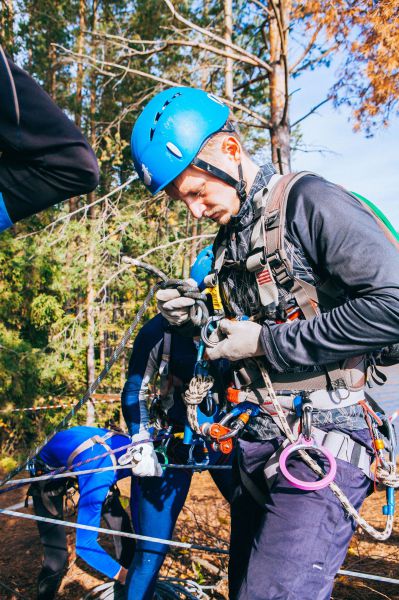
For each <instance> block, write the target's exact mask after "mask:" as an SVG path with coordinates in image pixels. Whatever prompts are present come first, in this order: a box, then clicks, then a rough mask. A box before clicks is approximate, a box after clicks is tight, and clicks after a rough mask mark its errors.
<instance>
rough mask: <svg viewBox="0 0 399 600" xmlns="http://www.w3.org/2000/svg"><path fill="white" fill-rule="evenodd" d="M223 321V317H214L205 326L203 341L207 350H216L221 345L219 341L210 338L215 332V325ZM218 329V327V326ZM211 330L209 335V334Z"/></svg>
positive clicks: (202, 332) (202, 334)
mask: <svg viewBox="0 0 399 600" xmlns="http://www.w3.org/2000/svg"><path fill="white" fill-rule="evenodd" d="M222 319H223V315H214V316H213V317H209V319H207V321H206V323H205V325H204V326H203V327H202V328H201V340H202V341H203V342H204V344H205V346H206V347H207V348H214V347H215V346H217V344H218V343H219V340H216V341H213V340H211V339H210V338H209V336H210V335H211V333H212V332H213V331H215V327H213V324H214V323H217V322H218V321H221V320H222ZM216 329H217V325H216ZM208 330H209V333H208Z"/></svg>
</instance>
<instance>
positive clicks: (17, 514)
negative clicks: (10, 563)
mask: <svg viewBox="0 0 399 600" xmlns="http://www.w3.org/2000/svg"><path fill="white" fill-rule="evenodd" d="M0 515H7V516H9V517H19V518H21V519H28V520H31V521H39V522H41V523H52V524H53V525H62V526H63V527H72V528H73V529H84V530H85V531H95V532H97V533H105V534H106V535H115V536H119V537H126V538H131V539H134V540H142V541H144V542H154V543H155V544H162V545H166V546H175V547H176V548H184V549H186V550H199V551H203V552H212V553H215V554H228V553H229V551H228V550H224V549H223V548H213V547H210V546H201V545H199V544H190V543H188V542H175V541H174V540H164V539H162V538H156V537H151V536H148V535H140V534H138V533H128V532H126V531H116V530H115V529H105V528H104V527H93V526H92V525H83V524H82V523H72V522H71V521H62V520H61V519H52V518H50V517H39V516H38V515H30V514H26V513H21V512H17V511H15V510H8V509H5V508H1V509H0Z"/></svg>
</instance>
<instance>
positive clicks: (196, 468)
mask: <svg viewBox="0 0 399 600" xmlns="http://www.w3.org/2000/svg"><path fill="white" fill-rule="evenodd" d="M161 467H162V468H163V469H183V470H187V469H192V470H194V471H213V470H216V471H218V470H219V471H223V470H228V469H232V466H231V465H174V464H168V465H161ZM130 468H131V465H130V464H127V465H116V466H115V467H101V468H98V469H86V470H82V471H63V472H62V473H56V474H55V475H51V474H50V475H39V476H38V477H24V478H23V479H14V480H12V481H7V482H6V483H5V484H4V486H5V487H6V486H8V485H15V484H17V483H18V484H19V483H20V484H22V483H34V482H35V481H47V480H50V479H51V480H53V479H66V478H67V477H77V476H79V475H91V474H92V473H104V472H105V471H116V470H120V469H127V470H129V469H130Z"/></svg>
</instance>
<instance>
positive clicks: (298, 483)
mask: <svg viewBox="0 0 399 600" xmlns="http://www.w3.org/2000/svg"><path fill="white" fill-rule="evenodd" d="M309 449H314V450H317V451H318V452H320V453H321V454H322V455H323V456H324V457H325V458H326V459H327V460H328V462H329V465H330V470H329V471H328V473H327V474H326V476H325V477H323V479H320V480H319V481H302V480H301V479H297V478H296V477H294V476H293V475H291V474H290V472H289V471H288V469H287V465H286V462H287V458H288V457H289V456H290V455H291V454H293V453H294V452H298V450H309ZM279 464H280V469H281V472H282V474H283V475H284V477H285V478H286V479H288V481H289V482H290V483H291V484H292V485H293V486H295V487H296V488H299V489H300V490H306V491H314V490H322V489H323V488H325V487H327V486H328V485H329V484H330V483H331V482H332V481H333V480H334V477H335V475H336V473H337V462H336V460H335V457H334V455H333V454H331V452H330V451H329V450H327V448H323V446H317V445H316V444H315V442H314V440H312V439H310V440H307V439H305V438H304V437H303V436H302V435H301V436H299V438H298V440H297V441H296V442H295V444H290V445H289V446H287V447H286V448H285V449H284V450H283V452H282V453H281V456H280V460H279Z"/></svg>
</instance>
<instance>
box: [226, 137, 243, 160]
mask: <svg viewBox="0 0 399 600" xmlns="http://www.w3.org/2000/svg"><path fill="white" fill-rule="evenodd" d="M222 151H223V152H224V153H225V154H227V155H228V157H229V158H230V159H233V160H234V161H235V162H239V161H240V160H241V154H242V150H241V146H240V142H239V141H238V140H237V139H236V138H235V137H233V136H232V135H229V136H226V137H225V138H224V139H223V142H222Z"/></svg>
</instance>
